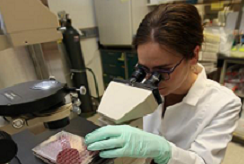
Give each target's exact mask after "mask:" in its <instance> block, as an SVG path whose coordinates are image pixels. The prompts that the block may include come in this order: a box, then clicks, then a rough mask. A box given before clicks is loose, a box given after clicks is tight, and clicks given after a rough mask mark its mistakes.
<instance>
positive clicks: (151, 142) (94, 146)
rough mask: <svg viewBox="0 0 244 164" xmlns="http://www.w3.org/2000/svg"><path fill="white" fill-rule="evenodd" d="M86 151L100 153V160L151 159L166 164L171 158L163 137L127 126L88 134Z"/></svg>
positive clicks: (108, 127)
mask: <svg viewBox="0 0 244 164" xmlns="http://www.w3.org/2000/svg"><path fill="white" fill-rule="evenodd" d="M85 142H86V144H87V145H88V150H91V151H97V150H99V151H101V152H100V156H101V157H102V158H116V157H135V158H153V159H154V161H155V162H156V163H160V164H166V163H168V161H169V159H170V158H171V147H170V145H169V143H168V141H166V140H165V139H164V138H163V137H161V136H157V135H154V134H151V133H147V132H144V131H142V130H140V129H137V128H133V127H131V126H128V125H121V126H106V127H102V128H100V129H98V130H95V131H94V132H92V133H90V134H88V135H87V136H86V140H85Z"/></svg>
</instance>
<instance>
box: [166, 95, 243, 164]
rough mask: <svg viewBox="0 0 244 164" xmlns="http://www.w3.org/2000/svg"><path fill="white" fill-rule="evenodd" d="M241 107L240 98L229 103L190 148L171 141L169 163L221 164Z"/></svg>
mask: <svg viewBox="0 0 244 164" xmlns="http://www.w3.org/2000/svg"><path fill="white" fill-rule="evenodd" d="M223 103H224V102H223ZM225 103H226V102H225ZM240 109H241V102H240V100H239V98H236V99H234V100H233V101H231V102H229V103H227V104H226V105H225V107H224V108H222V109H221V110H220V111H219V112H218V113H217V114H216V116H215V117H214V118H213V119H212V121H210V123H209V125H208V126H206V127H205V128H204V130H203V131H202V132H201V133H200V134H199V135H198V136H197V137H196V139H195V141H194V142H193V143H192V144H191V147H190V149H189V150H183V149H181V148H179V147H177V146H175V145H174V144H173V143H170V145H171V147H172V158H171V159H170V160H169V162H168V164H220V163H221V161H222V160H223V157H224V155H225V151H226V147H227V144H228V143H229V142H230V141H231V139H232V133H233V131H234V130H235V128H236V126H237V121H238V119H239V112H240Z"/></svg>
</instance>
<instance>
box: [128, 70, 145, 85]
mask: <svg viewBox="0 0 244 164" xmlns="http://www.w3.org/2000/svg"><path fill="white" fill-rule="evenodd" d="M145 77H146V72H145V71H144V70H143V69H142V68H137V69H136V71H135V72H133V73H132V75H131V78H130V82H131V83H134V82H138V83H140V82H142V80H143V79H144V78H145Z"/></svg>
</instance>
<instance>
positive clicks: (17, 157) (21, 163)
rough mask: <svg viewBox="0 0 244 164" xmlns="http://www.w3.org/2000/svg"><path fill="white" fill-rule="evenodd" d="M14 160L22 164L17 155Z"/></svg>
mask: <svg viewBox="0 0 244 164" xmlns="http://www.w3.org/2000/svg"><path fill="white" fill-rule="evenodd" d="M14 158H15V159H16V160H17V161H18V163H19V164H22V163H21V161H20V159H19V158H18V156H17V155H16V156H15V157H14Z"/></svg>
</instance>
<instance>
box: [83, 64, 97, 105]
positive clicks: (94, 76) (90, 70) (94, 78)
mask: <svg viewBox="0 0 244 164" xmlns="http://www.w3.org/2000/svg"><path fill="white" fill-rule="evenodd" d="M86 70H88V71H89V72H90V73H91V74H92V76H93V80H94V83H95V88H96V94H97V99H98V101H99V102H100V96H99V88H98V83H97V78H96V75H95V73H94V72H93V70H92V69H91V68H86Z"/></svg>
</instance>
